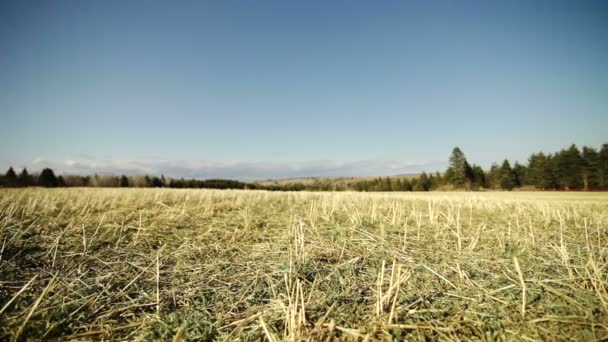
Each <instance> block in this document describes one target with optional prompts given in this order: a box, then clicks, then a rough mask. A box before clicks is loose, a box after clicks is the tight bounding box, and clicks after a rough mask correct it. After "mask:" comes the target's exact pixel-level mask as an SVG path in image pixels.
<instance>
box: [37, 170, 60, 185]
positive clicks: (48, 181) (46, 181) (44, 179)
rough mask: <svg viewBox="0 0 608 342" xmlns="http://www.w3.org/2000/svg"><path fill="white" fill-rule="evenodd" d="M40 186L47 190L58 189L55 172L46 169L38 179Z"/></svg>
mask: <svg viewBox="0 0 608 342" xmlns="http://www.w3.org/2000/svg"><path fill="white" fill-rule="evenodd" d="M38 185H40V186H44V187H47V188H53V187H56V186H57V185H58V181H57V177H55V173H54V172H53V170H51V169H49V168H45V169H44V170H42V172H41V173H40V176H39V177H38Z"/></svg>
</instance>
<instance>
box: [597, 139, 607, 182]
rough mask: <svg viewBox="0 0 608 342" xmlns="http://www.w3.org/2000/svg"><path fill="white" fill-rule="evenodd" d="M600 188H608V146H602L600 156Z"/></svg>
mask: <svg viewBox="0 0 608 342" xmlns="http://www.w3.org/2000/svg"><path fill="white" fill-rule="evenodd" d="M598 168H599V173H600V187H602V188H608V144H604V145H602V148H601V149H600V153H599V155H598Z"/></svg>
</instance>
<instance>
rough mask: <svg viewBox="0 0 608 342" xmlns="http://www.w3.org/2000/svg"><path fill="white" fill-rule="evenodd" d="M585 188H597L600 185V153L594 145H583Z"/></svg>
mask: <svg viewBox="0 0 608 342" xmlns="http://www.w3.org/2000/svg"><path fill="white" fill-rule="evenodd" d="M582 157H583V168H582V175H583V189H585V190H589V189H596V188H598V187H599V186H600V179H601V174H600V167H599V154H598V153H597V150H596V149H594V148H592V147H587V146H584V147H583V154H582Z"/></svg>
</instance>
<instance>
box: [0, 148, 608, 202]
mask: <svg viewBox="0 0 608 342" xmlns="http://www.w3.org/2000/svg"><path fill="white" fill-rule="evenodd" d="M0 186H3V187H27V186H43V187H154V188H160V187H167V188H207V189H259V190H270V191H432V190H493V189H502V190H513V189H530V190H584V191H595V190H608V144H603V145H602V147H601V148H600V150H599V151H598V150H597V149H595V148H593V147H588V146H584V147H583V149H582V151H581V150H579V149H578V147H577V146H576V145H574V144H573V145H571V146H570V147H569V148H567V149H562V150H560V151H559V152H556V153H553V154H544V153H542V152H538V153H533V154H532V155H531V156H530V157H529V158H528V162H527V163H526V164H519V163H518V162H516V163H515V164H514V165H513V166H511V163H510V162H509V161H508V160H507V159H505V160H504V161H503V162H502V163H501V164H500V165H499V164H497V163H494V164H492V167H491V168H490V170H485V171H484V170H483V169H482V168H481V167H480V166H478V165H475V164H469V162H468V161H467V159H466V157H465V155H464V153H463V152H462V151H461V150H460V148H458V147H455V148H454V149H453V150H452V155H451V156H450V160H449V167H448V169H447V170H446V171H445V172H444V173H443V174H441V173H439V172H436V173H434V174H433V173H430V174H427V173H426V172H422V173H421V174H420V175H418V176H416V177H399V176H393V177H378V178H375V179H366V180H360V179H356V178H355V179H348V180H344V179H323V178H317V179H315V180H314V181H313V182H307V183H306V184H305V183H301V182H294V183H287V184H278V183H277V184H272V183H271V184H260V183H257V182H241V181H236V180H229V179H207V180H198V179H184V178H170V177H168V178H165V177H164V176H161V177H157V176H149V175H138V176H126V175H122V176H114V175H92V176H78V175H60V176H56V175H55V173H54V172H53V170H51V169H49V168H46V169H43V170H42V172H40V173H39V174H29V173H28V171H27V170H26V169H23V170H22V171H21V172H20V173H19V174H17V173H16V172H15V170H14V169H13V168H12V167H10V168H9V169H8V171H7V172H6V174H5V175H4V176H0Z"/></svg>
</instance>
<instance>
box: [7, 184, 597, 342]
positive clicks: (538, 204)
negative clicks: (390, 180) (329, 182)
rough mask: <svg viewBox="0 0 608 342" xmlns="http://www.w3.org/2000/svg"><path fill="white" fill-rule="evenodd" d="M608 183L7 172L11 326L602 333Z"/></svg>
mask: <svg viewBox="0 0 608 342" xmlns="http://www.w3.org/2000/svg"><path fill="white" fill-rule="evenodd" d="M607 224H608V195H606V194H602V193H538V192H537V193H523V192H518V193H504V192H503V193H500V192H497V193H474V192H467V193H457V192H452V193H353V192H333V193H309V192H290V193H285V192H267V191H242V190H223V191H219V190H185V189H118V188H115V189H99V188H78V189H70V188H55V189H42V188H25V189H0V245H1V247H0V340H11V339H12V340H20V339H28V340H49V339H63V340H102V339H106V340H110V339H111V340H173V341H182V340H209V339H216V340H270V341H281V340H315V341H317V340H332V339H334V340H349V341H350V340H390V339H398V340H403V339H406V340H428V339H444V340H448V339H449V340H468V339H472V340H482V341H496V340H514V339H515V340H530V341H532V340H571V339H574V340H605V339H607V338H608V276H607V274H608V272H607V270H608V268H607V266H608V228H607Z"/></svg>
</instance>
